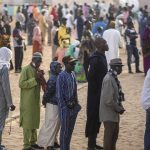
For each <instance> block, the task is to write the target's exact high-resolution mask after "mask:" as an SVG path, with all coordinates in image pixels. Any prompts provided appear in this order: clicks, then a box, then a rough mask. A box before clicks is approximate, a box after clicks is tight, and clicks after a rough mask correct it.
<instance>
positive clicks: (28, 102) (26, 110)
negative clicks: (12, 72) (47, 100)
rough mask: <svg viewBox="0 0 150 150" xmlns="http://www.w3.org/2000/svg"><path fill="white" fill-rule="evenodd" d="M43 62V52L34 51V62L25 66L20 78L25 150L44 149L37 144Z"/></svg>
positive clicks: (21, 119) (21, 117)
mask: <svg viewBox="0 0 150 150" xmlns="http://www.w3.org/2000/svg"><path fill="white" fill-rule="evenodd" d="M41 63H42V55H41V53H39V52H36V53H34V54H33V56H32V62H31V63H30V64H29V65H27V66H26V67H24V68H23V70H22V72H21V76H20V80H19V87H20V89H21V95H20V126H21V127H22V128H23V135H24V140H23V141H24V150H31V149H32V148H35V149H42V147H39V146H38V145H37V144H36V141H37V129H38V128H39V123H40V86H41V85H42V86H43V79H44V77H43V73H41V72H42V71H40V69H39V67H40V65H41Z"/></svg>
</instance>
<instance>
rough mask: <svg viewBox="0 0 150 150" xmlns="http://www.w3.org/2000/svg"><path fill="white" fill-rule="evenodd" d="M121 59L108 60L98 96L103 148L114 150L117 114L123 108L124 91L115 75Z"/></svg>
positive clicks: (120, 66)
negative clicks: (99, 96) (106, 71)
mask: <svg viewBox="0 0 150 150" xmlns="http://www.w3.org/2000/svg"><path fill="white" fill-rule="evenodd" d="M122 66H123V65H122V61H121V59H120V58H115V59H112V60H111V61H110V70H109V71H108V73H107V74H106V76H105V77H104V80H103V84H102V90H101V98H100V111H99V112H100V122H103V123H104V128H105V129H104V150H116V142H117V139H118V134H119V120H120V119H119V116H120V114H123V113H124V111H125V109H124V108H123V106H122V101H124V93H123V92H122V88H121V85H120V82H119V80H118V77H117V75H119V74H120V73H121V72H122Z"/></svg>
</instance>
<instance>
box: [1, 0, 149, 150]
mask: <svg viewBox="0 0 150 150" xmlns="http://www.w3.org/2000/svg"><path fill="white" fill-rule="evenodd" d="M95 2H96V4H94V6H89V5H87V4H86V3H85V4H84V6H82V5H78V4H76V3H74V7H73V12H74V13H72V12H69V8H68V6H67V4H66V5H64V7H62V5H61V4H59V7H58V8H57V6H54V7H53V8H52V10H51V11H50V12H49V11H48V8H47V7H44V8H43V9H42V10H41V12H40V10H39V9H38V7H37V6H34V7H33V8H32V9H31V8H30V11H29V7H26V8H25V7H23V8H22V9H23V11H22V12H21V11H20V9H21V8H20V7H19V8H18V10H17V18H16V24H15V28H14V30H13V34H12V35H13V45H14V52H15V73H20V79H19V87H20V90H21V94H20V127H22V128H23V143H24V145H23V149H24V150H33V149H44V148H45V149H47V150H55V149H56V148H60V150H70V144H71V137H72V134H73V130H74V127H75V123H76V119H77V116H78V113H79V112H80V110H81V106H80V104H79V100H78V93H77V82H88V90H87V120H86V127H85V137H87V138H88V144H87V149H88V150H100V149H104V150H116V142H117V139H118V135H119V120H120V115H122V114H123V113H124V112H125V109H124V107H123V105H122V102H123V101H124V100H125V98H124V93H123V91H122V87H121V83H120V81H119V79H118V75H119V74H121V72H122V67H123V64H122V60H121V59H120V55H119V52H120V50H121V48H122V47H123V44H122V41H123V38H122V30H125V33H124V36H125V43H126V51H127V65H128V73H130V74H133V71H132V68H131V63H132V57H134V58H135V61H134V62H135V72H136V73H142V71H141V70H140V67H139V58H140V55H139V50H138V47H137V44H136V39H137V37H138V33H137V32H136V29H135V27H134V18H133V17H134V16H133V12H132V8H133V6H132V7H129V6H125V7H124V8H119V10H118V9H117V8H115V6H114V5H110V7H109V9H108V10H107V11H106V10H105V11H104V10H103V9H101V8H104V7H103V6H104V5H105V3H104V2H103V5H100V4H99V3H98V1H95ZM23 12H24V13H23ZM25 14H26V15H25ZM6 15H7V10H5V12H4V15H3V17H2V19H1V26H0V28H1V29H2V30H1V31H0V45H1V46H0V47H1V48H0V91H1V93H2V94H1V93H0V96H1V97H2V98H1V99H0V103H2V104H3V105H0V150H1V149H2V148H3V147H4V146H3V145H2V144H1V141H2V132H3V130H4V124H5V120H6V118H7V116H8V112H9V109H10V110H11V111H13V110H15V106H14V105H13V102H12V98H11V90H10V85H9V84H10V83H9V69H10V63H11V58H12V57H11V56H12V52H11V50H10V47H8V46H10V45H8V44H10V36H11V34H10V33H8V32H6V29H7V28H6V25H9V24H7V23H8V21H9V23H10V22H11V21H12V20H10V19H8V18H9V17H8V18H6ZM118 15H120V16H119V17H118ZM4 16H5V17H4ZM4 18H5V19H4ZM116 18H117V20H116ZM118 19H120V21H118ZM138 19H139V20H138V21H139V22H138V23H139V33H140V41H141V47H142V52H143V62H144V73H145V75H146V74H147V71H148V69H149V68H150V67H149V66H150V61H149V48H150V46H149V45H150V44H149V40H150V30H149V27H150V23H149V22H150V17H149V16H148V12H147V10H141V15H140V17H139V18H138ZM6 20H7V21H6ZM6 22H7V23H6ZM119 23H120V24H119ZM3 24H4V25H3ZM143 24H144V27H143ZM118 26H119V29H118V28H117V27H118ZM9 27H11V26H10V25H9ZM120 29H121V30H120ZM10 30H11V29H10ZM73 31H74V32H75V35H73ZM23 32H27V37H28V45H31V46H32V48H33V51H32V60H31V62H29V64H28V65H27V66H25V67H24V68H22V62H23V55H24V53H25V52H24V49H25V47H26V46H25V44H24V40H25V37H24V36H23ZM46 34H48V40H46V37H47V36H46ZM73 37H74V38H75V39H76V40H74V41H73V42H72V38H73ZM8 41H9V42H8ZM46 41H47V42H48V44H49V45H51V46H52V47H51V51H52V60H51V63H50V77H49V79H48V81H47V82H46V80H45V78H44V71H43V70H41V69H40V65H41V63H42V59H43V57H44V55H43V52H44V46H45V45H46ZM12 69H13V67H12ZM148 75H149V74H147V76H148ZM76 76H77V77H78V78H76ZM147 78H148V77H147ZM6 81H7V82H6ZM41 87H42V90H43V92H44V95H43V100H42V103H43V105H44V107H46V110H45V111H46V113H45V121H44V123H43V126H42V128H41V129H40V132H39V135H38V134H37V129H39V125H40V90H41ZM144 109H146V111H147V116H148V114H149V107H146V108H145V107H144ZM102 123H103V124H104V128H105V129H104V144H103V146H101V145H98V144H97V135H98V133H99V130H100V126H101V124H102ZM148 129H149V120H148V119H147V126H146V132H145V150H149V149H148V148H147V149H146V147H149V144H148V142H147V139H148V135H149V130H148ZM59 130H60V135H59ZM58 135H59V136H60V140H58V138H57V136H58Z"/></svg>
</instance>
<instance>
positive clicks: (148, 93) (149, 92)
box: [141, 69, 150, 150]
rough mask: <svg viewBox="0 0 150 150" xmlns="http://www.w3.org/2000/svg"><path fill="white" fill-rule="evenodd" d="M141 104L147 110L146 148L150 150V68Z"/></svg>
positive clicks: (145, 149)
mask: <svg viewBox="0 0 150 150" xmlns="http://www.w3.org/2000/svg"><path fill="white" fill-rule="evenodd" d="M141 104H142V107H143V108H144V110H145V111H146V128H145V136H144V150H150V69H149V70H148V72H147V75H146V78H145V81H144V87H143V91H142V98H141Z"/></svg>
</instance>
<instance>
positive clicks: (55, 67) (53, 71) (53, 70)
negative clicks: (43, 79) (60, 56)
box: [50, 61, 61, 74]
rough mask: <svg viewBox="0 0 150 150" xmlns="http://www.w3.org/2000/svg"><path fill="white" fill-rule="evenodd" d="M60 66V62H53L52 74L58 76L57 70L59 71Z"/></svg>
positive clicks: (51, 66) (51, 65)
mask: <svg viewBox="0 0 150 150" xmlns="http://www.w3.org/2000/svg"><path fill="white" fill-rule="evenodd" d="M58 65H61V64H60V63H59V62H58V61H53V62H51V64H50V72H51V73H52V74H56V69H57V66H58Z"/></svg>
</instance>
